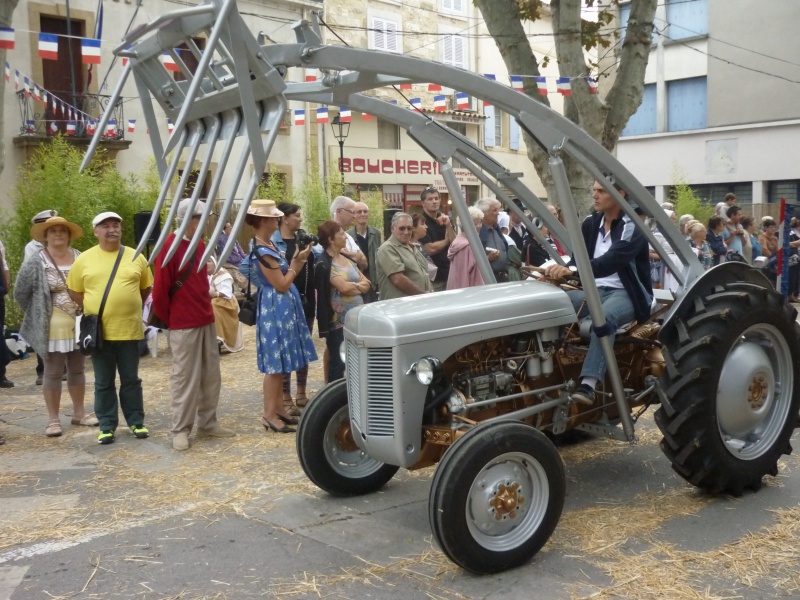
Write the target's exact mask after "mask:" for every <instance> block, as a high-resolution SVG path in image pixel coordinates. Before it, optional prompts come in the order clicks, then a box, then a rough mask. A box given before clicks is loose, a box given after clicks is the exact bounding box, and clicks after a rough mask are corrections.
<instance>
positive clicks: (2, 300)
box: [0, 294, 11, 379]
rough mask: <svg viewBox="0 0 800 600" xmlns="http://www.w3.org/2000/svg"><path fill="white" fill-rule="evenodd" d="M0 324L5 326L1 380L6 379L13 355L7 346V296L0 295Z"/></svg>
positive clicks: (1, 354) (1, 349)
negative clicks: (7, 368) (7, 367)
mask: <svg viewBox="0 0 800 600" xmlns="http://www.w3.org/2000/svg"><path fill="white" fill-rule="evenodd" d="M0 324H2V326H3V340H2V341H3V343H2V344H0V379H5V378H6V366H7V365H8V363H10V362H11V353H10V352H9V351H8V345H7V344H6V335H5V333H6V295H5V294H2V295H0Z"/></svg>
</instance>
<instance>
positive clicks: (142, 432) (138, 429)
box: [131, 425, 150, 440]
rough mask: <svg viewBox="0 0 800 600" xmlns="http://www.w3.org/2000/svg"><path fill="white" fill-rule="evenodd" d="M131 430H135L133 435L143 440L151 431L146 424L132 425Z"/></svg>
mask: <svg viewBox="0 0 800 600" xmlns="http://www.w3.org/2000/svg"><path fill="white" fill-rule="evenodd" d="M131 431H132V432H133V435H135V436H136V437H137V438H139V439H140V440H143V439H144V438H146V437H148V436H149V435H150V432H149V431H147V427H145V426H144V425H131Z"/></svg>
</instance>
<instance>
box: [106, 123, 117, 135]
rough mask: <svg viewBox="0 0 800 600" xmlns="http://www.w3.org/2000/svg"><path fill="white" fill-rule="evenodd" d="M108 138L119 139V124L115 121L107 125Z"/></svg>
mask: <svg viewBox="0 0 800 600" xmlns="http://www.w3.org/2000/svg"><path fill="white" fill-rule="evenodd" d="M106 137H117V122H116V121H115V120H113V119H112V120H111V121H109V122H108V123H107V124H106Z"/></svg>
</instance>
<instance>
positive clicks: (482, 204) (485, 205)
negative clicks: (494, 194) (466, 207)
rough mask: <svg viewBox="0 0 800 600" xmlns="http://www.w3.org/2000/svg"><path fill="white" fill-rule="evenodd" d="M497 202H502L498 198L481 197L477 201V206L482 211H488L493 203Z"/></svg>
mask: <svg viewBox="0 0 800 600" xmlns="http://www.w3.org/2000/svg"><path fill="white" fill-rule="evenodd" d="M495 202H497V203H498V204H500V201H499V200H498V199H497V198H481V199H480V200H478V201H477V202H476V203H475V208H477V209H478V210H479V211H481V212H482V213H486V212H488V211H489V209H490V208H491V207H492V204H494V203H495Z"/></svg>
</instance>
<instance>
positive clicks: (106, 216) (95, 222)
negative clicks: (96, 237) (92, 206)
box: [92, 210, 122, 227]
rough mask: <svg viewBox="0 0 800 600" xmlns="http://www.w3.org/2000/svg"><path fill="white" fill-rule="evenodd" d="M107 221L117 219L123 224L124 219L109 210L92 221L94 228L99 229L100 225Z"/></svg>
mask: <svg viewBox="0 0 800 600" xmlns="http://www.w3.org/2000/svg"><path fill="white" fill-rule="evenodd" d="M106 219H116V220H117V221H119V222H120V223H122V217H120V216H119V215H118V214H117V213H115V212H111V211H110V210H108V211H106V212H101V213H100V214H99V215H97V216H96V217H95V218H94V219H92V227H97V226H98V225H100V223H102V222H103V221H105V220H106Z"/></svg>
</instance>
